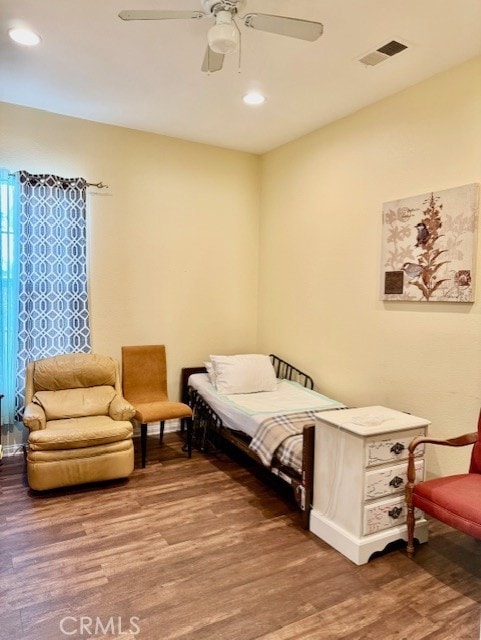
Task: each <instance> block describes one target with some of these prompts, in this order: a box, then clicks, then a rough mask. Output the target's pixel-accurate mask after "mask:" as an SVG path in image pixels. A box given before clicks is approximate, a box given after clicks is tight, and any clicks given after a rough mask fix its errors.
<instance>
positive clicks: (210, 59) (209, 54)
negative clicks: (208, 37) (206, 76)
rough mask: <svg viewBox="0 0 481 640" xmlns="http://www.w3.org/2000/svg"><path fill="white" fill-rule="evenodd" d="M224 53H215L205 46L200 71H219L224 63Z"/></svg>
mask: <svg viewBox="0 0 481 640" xmlns="http://www.w3.org/2000/svg"><path fill="white" fill-rule="evenodd" d="M224 57H225V56H224V54H223V53H216V52H215V51H212V49H211V48H210V47H209V46H207V49H206V50H205V56H204V62H203V63H202V71H206V72H207V73H214V71H220V70H221V69H222V65H223V64H224Z"/></svg>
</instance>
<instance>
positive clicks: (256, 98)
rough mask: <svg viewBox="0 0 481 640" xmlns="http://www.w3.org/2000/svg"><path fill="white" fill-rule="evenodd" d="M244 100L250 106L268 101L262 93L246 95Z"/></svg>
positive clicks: (253, 92)
mask: <svg viewBox="0 0 481 640" xmlns="http://www.w3.org/2000/svg"><path fill="white" fill-rule="evenodd" d="M242 100H243V101H244V102H245V103H246V104H249V105H257V104H263V103H264V102H265V101H266V99H265V97H264V96H263V95H262V93H259V92H258V91H251V92H250V93H246V95H245V96H244V97H243V98H242Z"/></svg>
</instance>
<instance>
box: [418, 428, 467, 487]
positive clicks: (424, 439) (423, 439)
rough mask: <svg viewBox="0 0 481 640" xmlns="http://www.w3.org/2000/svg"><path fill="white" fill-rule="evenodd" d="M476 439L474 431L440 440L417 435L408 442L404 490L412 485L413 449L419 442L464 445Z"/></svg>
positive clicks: (451, 445)
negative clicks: (406, 480)
mask: <svg viewBox="0 0 481 640" xmlns="http://www.w3.org/2000/svg"><path fill="white" fill-rule="evenodd" d="M477 440H478V433H477V432H476V431H475V432H473V433H465V434H464V435H462V436H458V437H457V438H448V439H447V440H441V439H439V438H428V437H426V436H418V437H417V438H414V440H412V441H411V442H410V444H409V447H408V449H409V459H408V473H407V479H408V482H407V485H406V491H409V490H411V491H412V487H413V486H414V482H415V479H416V469H415V467H414V462H415V455H414V452H415V449H416V447H417V446H418V445H420V444H440V445H442V446H444V447H464V446H466V445H468V444H474V443H475V442H477Z"/></svg>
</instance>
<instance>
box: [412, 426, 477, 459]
mask: <svg viewBox="0 0 481 640" xmlns="http://www.w3.org/2000/svg"><path fill="white" fill-rule="evenodd" d="M477 440H478V433H477V432H476V431H475V432H474V433H465V434H464V435H462V436H458V437H457V438H448V439H447V440H440V439H438V438H427V437H425V436H418V437H417V438H414V440H413V441H412V442H411V443H410V444H409V453H410V454H411V453H414V450H415V448H416V447H417V446H418V444H422V443H423V442H425V443H427V444H440V445H443V446H447V447H464V446H465V445H467V444H474V443H475V442H477Z"/></svg>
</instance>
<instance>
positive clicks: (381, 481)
mask: <svg viewBox="0 0 481 640" xmlns="http://www.w3.org/2000/svg"><path fill="white" fill-rule="evenodd" d="M415 467H416V482H420V481H421V480H423V479H424V460H416V464H415ZM407 469H408V464H407V462H404V463H403V464H396V465H393V466H392V467H387V468H385V467H384V468H381V469H373V470H372V471H368V472H367V473H366V478H365V483H364V500H374V499H375V498H383V497H385V496H386V497H387V496H390V495H396V494H400V493H402V494H403V495H404V490H405V488H406V483H407Z"/></svg>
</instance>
